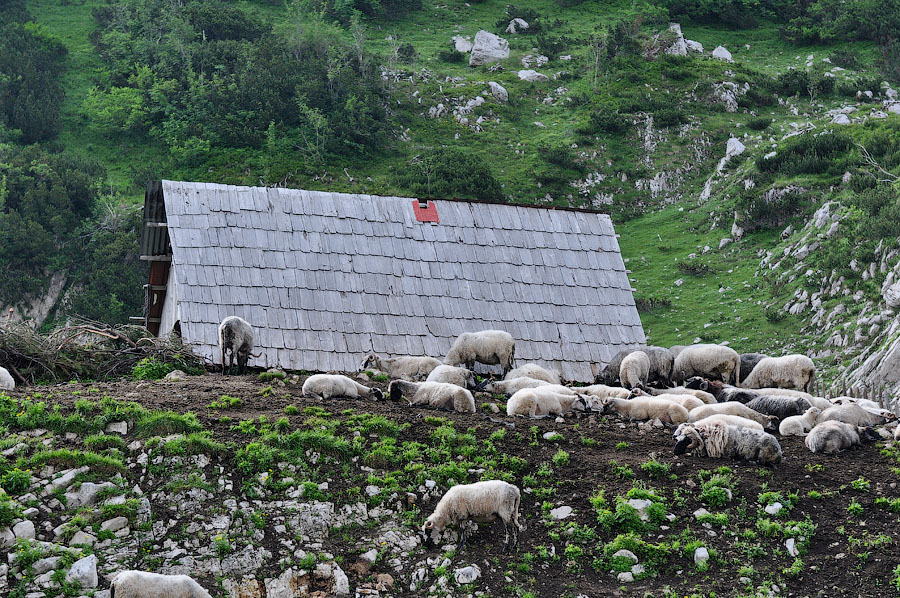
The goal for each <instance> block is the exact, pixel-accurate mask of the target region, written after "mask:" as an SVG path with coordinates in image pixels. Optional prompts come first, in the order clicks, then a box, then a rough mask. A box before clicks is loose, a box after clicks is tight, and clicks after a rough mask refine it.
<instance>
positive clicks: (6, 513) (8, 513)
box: [0, 492, 22, 527]
mask: <svg viewBox="0 0 900 598" xmlns="http://www.w3.org/2000/svg"><path fill="white" fill-rule="evenodd" d="M21 517H22V509H20V508H19V505H18V504H16V503H15V502H13V501H12V499H11V498H10V497H9V496H8V495H7V494H6V493H5V492H0V527H8V526H9V525H11V524H12V522H13V521H15V520H16V519H20V518H21Z"/></svg>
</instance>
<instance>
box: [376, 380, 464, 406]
mask: <svg viewBox="0 0 900 598" xmlns="http://www.w3.org/2000/svg"><path fill="white" fill-rule="evenodd" d="M388 394H389V395H390V397H391V400H392V401H399V400H400V398H401V397H404V396H405V397H406V399H407V400H408V401H409V404H410V405H412V406H420V405H424V406H427V407H432V408H434V409H446V410H449V411H458V412H460V413H475V397H473V396H472V393H471V392H469V391H468V390H467V389H465V388H462V387H461V386H457V385H455V384H446V383H444V382H407V381H406V380H394V381H393V382H391V383H390V385H389V386H388Z"/></svg>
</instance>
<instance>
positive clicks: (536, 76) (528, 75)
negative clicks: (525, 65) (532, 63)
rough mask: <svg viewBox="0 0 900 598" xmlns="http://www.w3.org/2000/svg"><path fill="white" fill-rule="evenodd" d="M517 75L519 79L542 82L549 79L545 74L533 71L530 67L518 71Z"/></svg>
mask: <svg viewBox="0 0 900 598" xmlns="http://www.w3.org/2000/svg"><path fill="white" fill-rule="evenodd" d="M518 75H519V79H521V80H522V81H531V82H543V81H549V80H550V78H549V77H547V75H544V74H542V73H539V72H537V71H533V70H531V69H526V70H522V71H519V73H518Z"/></svg>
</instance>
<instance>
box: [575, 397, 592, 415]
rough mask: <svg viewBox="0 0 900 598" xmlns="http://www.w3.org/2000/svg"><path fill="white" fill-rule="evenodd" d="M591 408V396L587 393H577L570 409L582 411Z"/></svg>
mask: <svg viewBox="0 0 900 598" xmlns="http://www.w3.org/2000/svg"><path fill="white" fill-rule="evenodd" d="M590 410H591V398H590V397H589V396H587V395H578V398H577V399H575V402H574V403H572V411H579V412H581V413H584V412H586V411H590Z"/></svg>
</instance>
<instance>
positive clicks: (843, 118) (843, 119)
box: [831, 114, 850, 125]
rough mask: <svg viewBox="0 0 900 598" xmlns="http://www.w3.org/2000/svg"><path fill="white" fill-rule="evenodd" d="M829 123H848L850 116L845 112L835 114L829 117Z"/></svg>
mask: <svg viewBox="0 0 900 598" xmlns="http://www.w3.org/2000/svg"><path fill="white" fill-rule="evenodd" d="M831 124H833V125H849V124H850V117H849V116H847V115H846V114H835V115H834V118H832V119H831Z"/></svg>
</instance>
